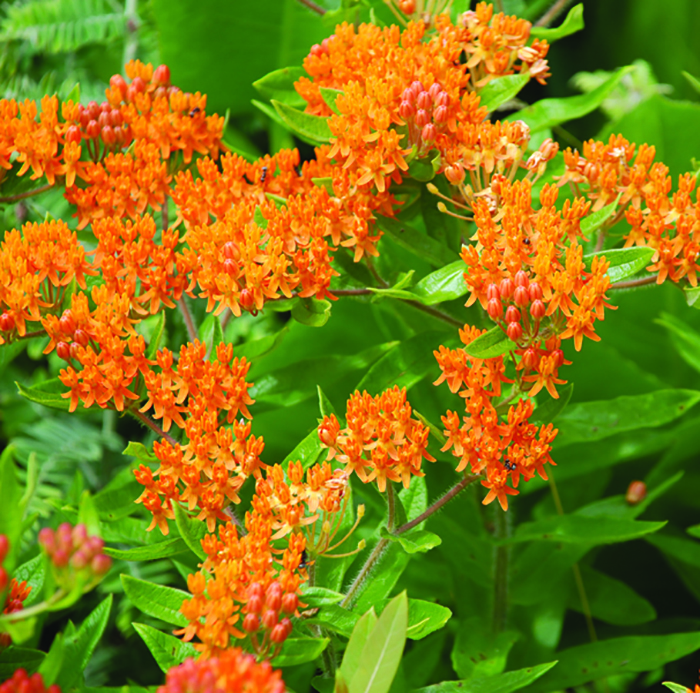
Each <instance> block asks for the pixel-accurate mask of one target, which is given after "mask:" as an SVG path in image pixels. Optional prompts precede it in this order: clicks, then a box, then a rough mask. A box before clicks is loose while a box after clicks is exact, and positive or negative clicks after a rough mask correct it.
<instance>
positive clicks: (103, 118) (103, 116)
mask: <svg viewBox="0 0 700 693" xmlns="http://www.w3.org/2000/svg"><path fill="white" fill-rule="evenodd" d="M97 124H98V125H99V126H100V128H103V127H105V125H111V124H112V119H111V118H110V116H109V111H107V112H106V113H105V112H104V111H101V112H100V116H99V118H98V119H97Z"/></svg>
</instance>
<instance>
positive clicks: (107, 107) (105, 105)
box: [100, 101, 112, 113]
mask: <svg viewBox="0 0 700 693" xmlns="http://www.w3.org/2000/svg"><path fill="white" fill-rule="evenodd" d="M111 110H112V106H111V104H110V103H109V101H103V102H102V103H101V104H100V113H109V112H110V111H111Z"/></svg>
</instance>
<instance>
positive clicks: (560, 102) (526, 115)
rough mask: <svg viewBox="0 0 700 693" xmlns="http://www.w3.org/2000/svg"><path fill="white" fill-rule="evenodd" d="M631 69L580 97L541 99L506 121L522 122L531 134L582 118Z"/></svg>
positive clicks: (625, 69) (614, 76) (627, 68)
mask: <svg viewBox="0 0 700 693" xmlns="http://www.w3.org/2000/svg"><path fill="white" fill-rule="evenodd" d="M632 69H633V68H631V67H624V68H622V69H620V70H618V71H617V72H616V73H615V74H613V75H612V76H611V77H610V78H609V79H607V80H606V81H605V82H603V84H601V85H600V86H599V87H598V88H597V89H594V90H593V91H591V92H589V93H588V94H582V95H580V96H568V97H565V98H562V99H542V100H541V101H538V102H537V103H534V104H533V105H532V106H528V107H527V108H523V109H522V110H521V111H517V112H516V113H513V114H512V115H510V116H508V120H511V121H513V120H524V121H525V122H526V123H527V124H528V125H529V126H530V131H531V132H538V131H539V130H544V129H545V128H553V127H554V126H555V125H559V124H560V123H565V122H566V121H568V120H574V119H576V118H582V117H583V116H585V115H587V114H588V113H590V112H591V111H594V110H595V109H596V108H598V106H600V104H601V103H603V101H604V100H605V99H606V98H607V97H608V95H609V94H610V93H611V92H612V90H613V89H614V88H615V87H616V86H617V85H618V84H619V82H620V80H621V79H622V78H623V77H624V76H625V75H626V74H628V73H629V72H630V70H632Z"/></svg>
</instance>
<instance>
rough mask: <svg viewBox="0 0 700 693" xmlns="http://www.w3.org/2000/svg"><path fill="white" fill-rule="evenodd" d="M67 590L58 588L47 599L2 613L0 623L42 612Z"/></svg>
mask: <svg viewBox="0 0 700 693" xmlns="http://www.w3.org/2000/svg"><path fill="white" fill-rule="evenodd" d="M66 594H68V592H66V591H65V590H63V589H60V590H58V591H57V592H55V593H54V594H53V596H52V597H51V598H50V599H47V600H45V601H43V602H39V603H38V604H34V606H30V607H27V608H26V609H20V610H19V611H13V612H12V613H11V614H3V615H2V616H0V623H1V622H3V621H5V622H6V623H14V622H15V621H23V620H24V619H25V618H30V617H31V616H36V615H38V614H42V613H44V611H46V610H47V609H49V608H50V607H51V606H53V605H54V604H55V603H56V602H58V601H60V600H61V599H63V597H65V596H66Z"/></svg>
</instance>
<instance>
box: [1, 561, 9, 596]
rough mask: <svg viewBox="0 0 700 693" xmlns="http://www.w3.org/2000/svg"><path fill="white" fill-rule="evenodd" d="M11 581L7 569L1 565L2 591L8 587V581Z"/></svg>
mask: <svg viewBox="0 0 700 693" xmlns="http://www.w3.org/2000/svg"><path fill="white" fill-rule="evenodd" d="M8 582H9V578H8V577H7V571H6V570H5V569H4V568H3V567H2V566H0V592H2V591H3V590H4V589H5V587H7V583H8Z"/></svg>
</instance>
